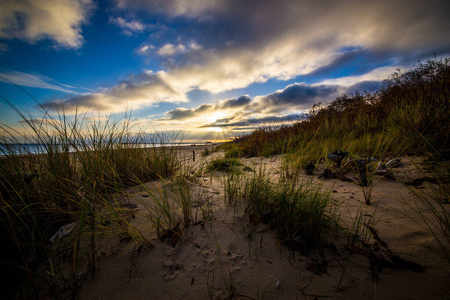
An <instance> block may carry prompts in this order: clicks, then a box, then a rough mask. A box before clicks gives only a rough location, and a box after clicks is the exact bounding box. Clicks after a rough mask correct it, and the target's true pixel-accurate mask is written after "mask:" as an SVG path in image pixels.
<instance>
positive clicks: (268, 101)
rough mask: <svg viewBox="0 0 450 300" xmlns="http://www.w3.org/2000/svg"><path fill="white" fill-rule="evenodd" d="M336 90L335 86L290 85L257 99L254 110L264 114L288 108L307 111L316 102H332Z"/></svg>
mask: <svg viewBox="0 0 450 300" xmlns="http://www.w3.org/2000/svg"><path fill="white" fill-rule="evenodd" d="M338 88H339V86H337V85H307V84H303V83H296V84H291V85H289V86H287V87H286V88H285V89H283V90H281V91H277V92H274V93H272V94H268V95H266V96H261V97H258V98H257V99H256V101H255V103H254V108H255V109H257V110H258V111H265V112H279V111H283V110H287V109H288V108H297V109H308V108H310V107H311V105H312V104H314V103H316V102H319V101H320V102H324V101H330V100H332V99H333V97H335V96H336V93H337V92H338Z"/></svg>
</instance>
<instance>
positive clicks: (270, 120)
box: [200, 114, 304, 128]
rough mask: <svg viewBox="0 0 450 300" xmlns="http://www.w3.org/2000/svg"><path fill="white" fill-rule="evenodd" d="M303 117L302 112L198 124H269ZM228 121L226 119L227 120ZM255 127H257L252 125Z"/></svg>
mask: <svg viewBox="0 0 450 300" xmlns="http://www.w3.org/2000/svg"><path fill="white" fill-rule="evenodd" d="M303 118H304V115H303V114H291V115H286V116H268V117H262V118H249V119H247V120H245V121H240V122H223V120H217V121H216V122H214V123H211V124H206V125H202V126H200V127H201V128H208V127H239V126H241V127H243V126H245V127H248V126H250V125H253V126H254V125H259V126H261V125H270V124H274V123H288V122H292V121H298V120H301V119H303ZM227 121H228V120H227ZM254 128H257V127H254Z"/></svg>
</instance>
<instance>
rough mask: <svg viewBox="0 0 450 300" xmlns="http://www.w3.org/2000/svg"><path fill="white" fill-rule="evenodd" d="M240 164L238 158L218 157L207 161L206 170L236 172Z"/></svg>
mask: <svg viewBox="0 0 450 300" xmlns="http://www.w3.org/2000/svg"><path fill="white" fill-rule="evenodd" d="M240 166H242V163H241V161H240V160H239V159H238V158H218V159H214V160H212V161H211V162H209V164H208V165H207V167H206V171H208V172H211V171H221V172H238V171H239V170H238V167H240Z"/></svg>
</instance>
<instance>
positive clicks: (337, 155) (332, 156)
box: [327, 150, 348, 167]
mask: <svg viewBox="0 0 450 300" xmlns="http://www.w3.org/2000/svg"><path fill="white" fill-rule="evenodd" d="M347 155H348V151H341V150H337V151H334V152H331V153H328V156H327V158H328V159H329V160H332V161H334V162H335V163H336V164H337V166H338V167H340V166H341V162H342V160H343V159H344V157H346V156H347Z"/></svg>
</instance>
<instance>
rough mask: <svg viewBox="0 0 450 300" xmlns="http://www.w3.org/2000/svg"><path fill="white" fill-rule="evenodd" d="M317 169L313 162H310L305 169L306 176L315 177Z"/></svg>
mask: <svg viewBox="0 0 450 300" xmlns="http://www.w3.org/2000/svg"><path fill="white" fill-rule="evenodd" d="M315 168H316V166H315V165H314V164H313V163H312V162H311V161H308V164H307V165H306V167H305V174H306V175H313V174H314V170H315Z"/></svg>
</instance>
